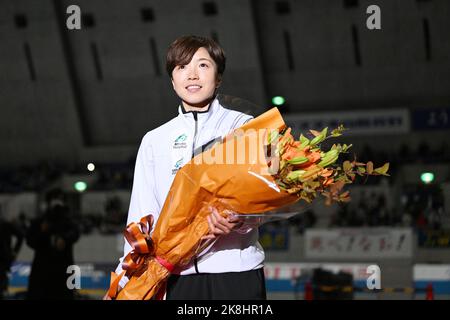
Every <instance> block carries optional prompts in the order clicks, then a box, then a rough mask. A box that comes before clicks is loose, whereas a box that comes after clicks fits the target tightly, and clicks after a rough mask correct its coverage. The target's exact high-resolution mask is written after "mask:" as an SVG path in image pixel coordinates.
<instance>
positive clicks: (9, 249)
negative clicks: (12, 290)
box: [0, 209, 24, 300]
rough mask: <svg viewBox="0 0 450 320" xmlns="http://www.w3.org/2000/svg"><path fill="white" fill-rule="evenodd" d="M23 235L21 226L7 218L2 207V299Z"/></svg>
mask: <svg viewBox="0 0 450 320" xmlns="http://www.w3.org/2000/svg"><path fill="white" fill-rule="evenodd" d="M23 237H24V234H23V232H22V230H21V228H20V227H18V226H17V225H16V224H14V223H12V222H9V221H7V220H5V219H4V217H3V212H2V210H1V209H0V300H1V299H3V297H4V293H5V292H6V291H7V289H8V272H9V271H10V268H11V266H12V264H13V262H14V261H15V260H16V257H17V255H18V253H19V251H20V248H21V247H22V242H23ZM14 238H15V241H14V242H15V243H14V245H13V239H14Z"/></svg>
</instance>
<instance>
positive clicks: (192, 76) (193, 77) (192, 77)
mask: <svg viewBox="0 0 450 320" xmlns="http://www.w3.org/2000/svg"><path fill="white" fill-rule="evenodd" d="M197 79H198V73H197V70H195V68H189V73H188V80H197Z"/></svg>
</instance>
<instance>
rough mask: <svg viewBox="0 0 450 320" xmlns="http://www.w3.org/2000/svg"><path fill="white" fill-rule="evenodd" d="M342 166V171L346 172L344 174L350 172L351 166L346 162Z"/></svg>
mask: <svg viewBox="0 0 450 320" xmlns="http://www.w3.org/2000/svg"><path fill="white" fill-rule="evenodd" d="M343 166H344V171H346V172H347V171H350V170H352V164H351V163H350V161H348V160H346V161H344V164H343Z"/></svg>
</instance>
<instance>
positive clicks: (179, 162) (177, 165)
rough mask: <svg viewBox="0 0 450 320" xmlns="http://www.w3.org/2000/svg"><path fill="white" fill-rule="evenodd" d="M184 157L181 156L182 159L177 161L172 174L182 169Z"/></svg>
mask: <svg viewBox="0 0 450 320" xmlns="http://www.w3.org/2000/svg"><path fill="white" fill-rule="evenodd" d="M183 159H184V158H181V159H180V160H178V161H177V162H175V166H174V168H173V169H172V174H176V173H177V171H178V170H180V168H181V167H182V166H183Z"/></svg>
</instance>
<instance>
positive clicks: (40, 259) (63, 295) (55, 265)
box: [27, 191, 79, 299]
mask: <svg viewBox="0 0 450 320" xmlns="http://www.w3.org/2000/svg"><path fill="white" fill-rule="evenodd" d="M47 202H48V209H47V211H46V212H45V214H44V215H43V216H42V217H38V218H36V219H35V220H34V221H32V223H31V226H30V229H29V230H28V233H27V244H28V246H30V247H31V248H33V249H34V250H35V254H34V260H33V264H32V269H31V274H30V277H29V283H28V297H27V298H28V299H73V297H74V296H73V290H70V289H68V288H67V285H66V281H67V277H68V275H67V273H66V272H67V267H68V266H70V265H73V264H74V259H73V245H74V244H75V242H76V241H77V240H78V238H79V232H78V228H77V225H76V224H75V223H74V222H73V220H72V219H71V217H70V215H69V209H68V207H67V206H66V204H65V202H64V195H63V194H62V192H61V191H56V192H54V193H52V194H51V195H50V197H49V198H48V199H47Z"/></svg>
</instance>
